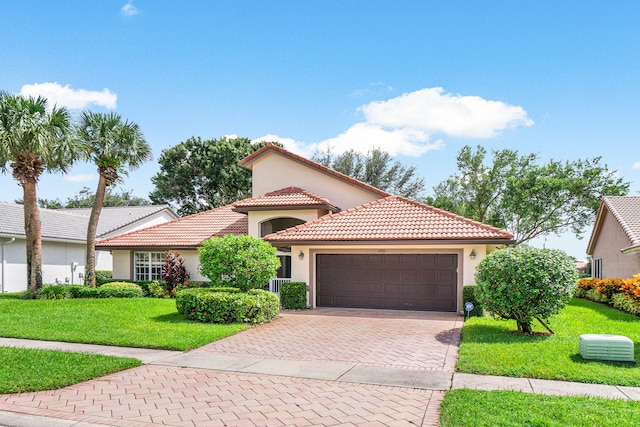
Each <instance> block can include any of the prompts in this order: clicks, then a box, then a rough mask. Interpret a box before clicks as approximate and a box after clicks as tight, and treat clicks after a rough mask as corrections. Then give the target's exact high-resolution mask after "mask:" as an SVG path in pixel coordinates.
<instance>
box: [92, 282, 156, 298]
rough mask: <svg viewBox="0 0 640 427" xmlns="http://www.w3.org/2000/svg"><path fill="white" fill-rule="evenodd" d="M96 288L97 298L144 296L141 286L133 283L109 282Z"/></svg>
mask: <svg viewBox="0 0 640 427" xmlns="http://www.w3.org/2000/svg"><path fill="white" fill-rule="evenodd" d="M97 289H98V298H140V297H143V296H144V291H143V290H142V288H141V287H140V286H138V285H136V284H135V283H129V282H110V283H105V284H104V285H102V286H100V287H99V288H97Z"/></svg>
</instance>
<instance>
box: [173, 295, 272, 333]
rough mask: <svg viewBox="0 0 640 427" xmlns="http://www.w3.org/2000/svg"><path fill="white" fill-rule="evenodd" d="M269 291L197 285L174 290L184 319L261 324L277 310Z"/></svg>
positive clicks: (269, 319) (178, 308)
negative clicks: (191, 287) (198, 286)
mask: <svg viewBox="0 0 640 427" xmlns="http://www.w3.org/2000/svg"><path fill="white" fill-rule="evenodd" d="M279 306H280V301H279V300H278V296H277V295H276V294H274V293H272V292H268V291H263V290H261V289H250V290H249V291H247V292H241V291H240V290H239V289H238V288H222V287H219V288H196V289H183V290H181V291H178V292H176V308H177V310H178V313H180V314H182V315H183V316H184V317H185V318H186V319H187V320H195V321H198V322H206V323H253V324H258V323H264V322H269V321H271V319H273V318H274V317H276V316H277V315H278V314H279V313H280V308H279Z"/></svg>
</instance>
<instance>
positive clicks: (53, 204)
mask: <svg viewBox="0 0 640 427" xmlns="http://www.w3.org/2000/svg"><path fill="white" fill-rule="evenodd" d="M95 197H96V194H95V192H94V191H93V190H91V189H90V188H89V187H83V188H82V190H80V191H78V193H77V194H76V195H74V196H73V197H69V198H67V200H66V201H65V202H62V201H61V200H60V199H40V198H39V199H38V205H39V206H40V207H41V208H45V209H73V208H91V207H93V201H94V199H95ZM15 203H20V204H23V203H24V202H23V200H22V199H18V200H15ZM150 204H151V201H149V200H147V199H145V198H144V197H138V196H136V195H134V194H133V191H132V190H124V189H121V190H120V191H116V190H115V189H114V188H113V187H107V191H106V193H105V197H104V205H103V206H104V207H105V208H111V207H120V206H146V205H150Z"/></svg>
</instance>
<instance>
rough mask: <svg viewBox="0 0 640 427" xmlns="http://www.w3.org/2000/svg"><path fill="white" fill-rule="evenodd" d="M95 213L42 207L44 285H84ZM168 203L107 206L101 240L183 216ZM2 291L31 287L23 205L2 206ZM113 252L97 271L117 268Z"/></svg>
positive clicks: (102, 256) (102, 257)
mask: <svg viewBox="0 0 640 427" xmlns="http://www.w3.org/2000/svg"><path fill="white" fill-rule="evenodd" d="M90 213H91V209H40V222H41V224H42V233H41V234H42V275H43V276H42V281H43V283H68V284H80V283H82V282H83V281H82V276H83V275H84V266H85V260H86V245H87V225H88V224H89V214H90ZM177 217H178V216H177V215H176V213H175V212H173V210H172V209H171V208H169V207H168V206H166V205H162V206H127V207H117V208H103V209H102V213H101V215H100V222H99V223H98V231H97V235H98V238H106V237H112V236H116V235H118V234H122V233H127V232H130V231H133V230H139V229H141V228H146V227H149V226H152V225H155V224H160V223H162V222H167V221H170V220H173V219H175V218H177ZM0 261H1V264H0V292H18V291H23V290H25V289H26V288H27V266H26V238H25V234H24V209H23V206H22V205H18V204H13V203H6V202H0ZM111 267H112V261H111V254H110V253H109V252H98V253H97V254H96V269H98V270H111Z"/></svg>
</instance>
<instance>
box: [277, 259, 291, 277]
mask: <svg viewBox="0 0 640 427" xmlns="http://www.w3.org/2000/svg"><path fill="white" fill-rule="evenodd" d="M278 258H280V268H279V269H278V274H276V277H277V278H278V279H289V278H291V255H278Z"/></svg>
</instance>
